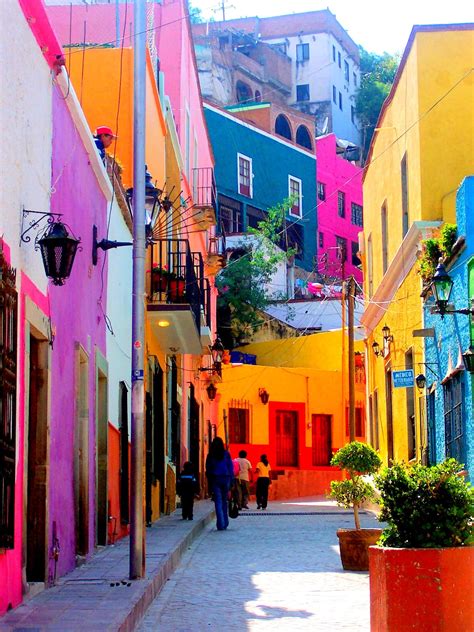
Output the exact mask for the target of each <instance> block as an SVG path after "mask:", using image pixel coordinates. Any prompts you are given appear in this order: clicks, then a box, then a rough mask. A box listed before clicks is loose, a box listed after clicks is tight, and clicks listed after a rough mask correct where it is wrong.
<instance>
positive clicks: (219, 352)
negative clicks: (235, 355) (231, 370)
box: [199, 336, 225, 377]
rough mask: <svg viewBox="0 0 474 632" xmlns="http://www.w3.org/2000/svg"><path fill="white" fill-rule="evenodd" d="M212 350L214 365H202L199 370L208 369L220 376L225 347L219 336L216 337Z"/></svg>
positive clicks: (209, 371)
mask: <svg viewBox="0 0 474 632" xmlns="http://www.w3.org/2000/svg"><path fill="white" fill-rule="evenodd" d="M210 351H211V356H212V366H210V367H201V368H200V369H199V371H200V372H202V371H207V372H208V373H210V374H211V375H213V374H217V375H218V376H219V377H222V360H223V358H224V351H225V349H224V345H223V344H222V342H221V339H220V338H219V336H217V337H216V339H215V341H214V344H213V345H212V347H210Z"/></svg>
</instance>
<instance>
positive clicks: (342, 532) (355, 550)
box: [330, 441, 382, 571]
mask: <svg viewBox="0 0 474 632" xmlns="http://www.w3.org/2000/svg"><path fill="white" fill-rule="evenodd" d="M331 465H337V466H339V467H340V468H341V469H342V470H344V471H345V472H346V473H347V476H348V478H347V479H344V480H342V481H332V482H331V493H330V496H331V498H334V499H335V500H336V502H337V503H338V505H341V506H343V507H346V508H348V509H349V508H352V509H353V511H354V523H355V529H338V531H337V537H338V538H339V550H340V553H341V562H342V567H343V568H344V569H345V570H350V571H367V570H368V569H369V554H368V549H369V546H370V545H371V544H375V543H376V542H377V540H378V539H379V537H380V535H381V533H382V529H361V526H360V518H359V508H360V506H361V505H362V503H364V502H366V501H368V500H375V491H374V488H373V486H372V485H371V484H370V483H368V482H367V481H365V480H364V478H363V476H364V475H366V474H374V473H375V472H377V470H378V469H379V468H380V466H381V465H382V460H381V459H380V457H379V455H378V454H377V452H376V451H375V450H374V449H373V448H371V447H370V446H369V445H367V444H366V443H361V442H360V441H352V442H351V443H348V444H347V445H345V446H344V447H343V448H341V449H340V450H338V451H337V452H336V454H335V455H334V456H333V457H332V459H331Z"/></svg>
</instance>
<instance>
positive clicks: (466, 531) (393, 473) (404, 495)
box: [369, 459, 474, 632]
mask: <svg viewBox="0 0 474 632" xmlns="http://www.w3.org/2000/svg"><path fill="white" fill-rule="evenodd" d="M461 470H462V466H461V465H460V464H459V463H458V462H457V461H456V460H455V459H447V460H446V461H444V462H443V463H439V464H437V465H433V466H426V465H421V464H416V465H413V466H410V465H406V464H404V463H396V464H394V465H393V466H392V467H389V468H384V469H383V470H382V472H381V473H380V474H379V475H378V476H376V477H375V482H376V485H377V488H378V489H379V491H380V496H381V498H380V504H381V507H382V511H381V513H380V516H379V519H380V520H384V521H386V522H387V524H388V526H387V527H386V528H385V529H384V530H383V534H382V536H381V539H380V545H379V546H372V547H370V551H369V561H370V611H371V613H370V618H371V630H372V632H382V630H383V632H395V631H396V632H404V631H405V630H413V629H417V630H429V631H430V632H431V631H433V632H438V631H439V632H440V631H441V630H443V631H444V630H453V631H454V630H473V629H474V602H473V599H472V594H473V569H474V547H473V546H472V543H473V524H472V516H473V514H474V491H473V488H472V487H471V485H470V484H469V483H467V482H466V481H465V480H464V478H463V476H462V474H460V471H461ZM415 623H416V627H414V624H415Z"/></svg>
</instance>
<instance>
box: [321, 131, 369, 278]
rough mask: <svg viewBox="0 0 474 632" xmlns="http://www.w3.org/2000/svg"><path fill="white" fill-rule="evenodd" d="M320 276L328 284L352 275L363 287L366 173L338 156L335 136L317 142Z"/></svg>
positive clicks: (325, 137)
mask: <svg viewBox="0 0 474 632" xmlns="http://www.w3.org/2000/svg"><path fill="white" fill-rule="evenodd" d="M316 156H317V165H318V166H317V209H318V236H317V237H318V239H317V242H318V272H319V273H320V274H321V275H322V276H323V277H324V278H327V279H328V280H329V281H331V280H333V279H336V280H337V279H344V278H347V277H348V276H350V275H353V276H354V277H355V279H356V280H357V281H358V282H359V283H361V281H362V271H361V270H360V268H359V265H360V261H359V258H358V256H357V253H358V251H359V241H358V234H359V232H361V231H362V230H363V203H362V172H363V170H362V169H361V168H360V167H359V166H357V165H355V164H354V163H352V162H349V161H348V160H345V159H344V158H343V157H342V154H338V153H337V143H336V136H335V135H334V134H328V135H327V136H321V137H320V138H317V139H316Z"/></svg>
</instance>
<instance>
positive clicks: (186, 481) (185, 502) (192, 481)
mask: <svg viewBox="0 0 474 632" xmlns="http://www.w3.org/2000/svg"><path fill="white" fill-rule="evenodd" d="M176 493H177V494H178V495H179V496H180V497H181V508H182V510H183V520H192V519H193V509H194V496H195V495H196V494H198V493H199V483H198V481H197V479H196V477H195V476H194V466H193V464H192V463H191V461H186V463H184V465H183V470H182V472H181V474H180V475H179V476H178V480H177V482H176Z"/></svg>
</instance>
